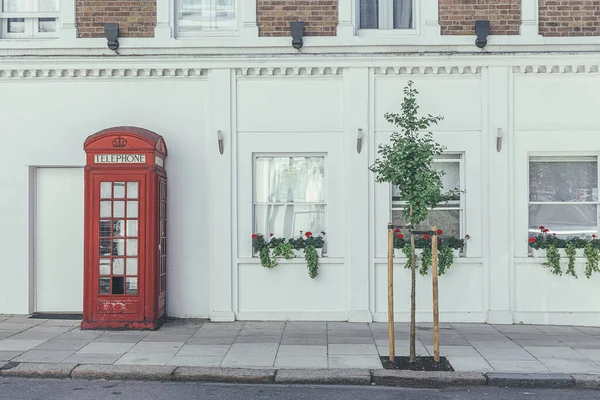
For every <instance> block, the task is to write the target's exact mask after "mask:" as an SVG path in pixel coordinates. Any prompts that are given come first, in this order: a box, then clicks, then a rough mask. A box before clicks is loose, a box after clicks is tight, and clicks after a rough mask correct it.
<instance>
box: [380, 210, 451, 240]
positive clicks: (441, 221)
mask: <svg viewBox="0 0 600 400" xmlns="http://www.w3.org/2000/svg"><path fill="white" fill-rule="evenodd" d="M392 222H393V223H394V225H408V220H407V219H406V218H405V217H404V214H403V211H402V210H394V211H392ZM433 226H436V227H437V228H438V229H441V230H442V231H443V233H442V235H447V236H460V211H459V210H431V211H429V214H428V215H427V218H425V220H424V221H423V222H421V223H420V224H417V225H415V230H419V231H429V230H431V228H432V227H433Z"/></svg>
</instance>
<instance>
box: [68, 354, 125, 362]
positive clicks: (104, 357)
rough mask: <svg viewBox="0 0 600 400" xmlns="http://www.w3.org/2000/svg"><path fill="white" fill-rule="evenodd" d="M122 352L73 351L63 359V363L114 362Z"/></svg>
mask: <svg viewBox="0 0 600 400" xmlns="http://www.w3.org/2000/svg"><path fill="white" fill-rule="evenodd" d="M121 357H122V354H93V353H86V354H81V353H75V354H73V355H72V356H70V357H68V358H66V359H65V360H63V363H75V364H114V363H115V362H116V361H117V360H118V359H119V358H121Z"/></svg>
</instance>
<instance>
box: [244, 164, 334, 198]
mask: <svg viewBox="0 0 600 400" xmlns="http://www.w3.org/2000/svg"><path fill="white" fill-rule="evenodd" d="M255 168H256V171H255V178H254V179H255V182H256V186H255V190H256V202H257V203H266V202H270V203H285V202H324V201H325V190H324V187H325V182H324V179H325V176H324V174H325V159H324V157H259V158H257V159H256V163H255Z"/></svg>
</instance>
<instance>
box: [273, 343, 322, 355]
mask: <svg viewBox="0 0 600 400" xmlns="http://www.w3.org/2000/svg"><path fill="white" fill-rule="evenodd" d="M320 356H325V357H326V356H327V346H302V345H286V344H282V345H280V346H279V349H278V351H277V357H320Z"/></svg>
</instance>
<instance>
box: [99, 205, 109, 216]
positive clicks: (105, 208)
mask: <svg viewBox="0 0 600 400" xmlns="http://www.w3.org/2000/svg"><path fill="white" fill-rule="evenodd" d="M110 203H111V202H110V201H101V202H100V218H110V216H111V212H110Z"/></svg>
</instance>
